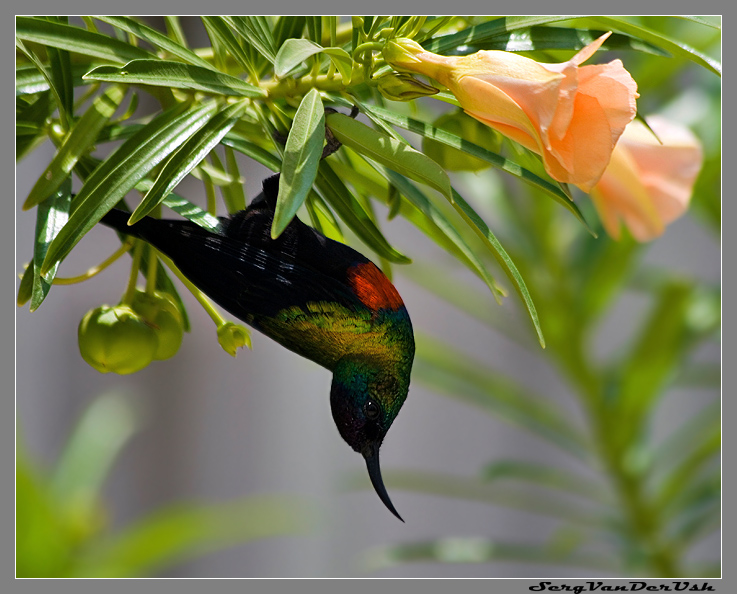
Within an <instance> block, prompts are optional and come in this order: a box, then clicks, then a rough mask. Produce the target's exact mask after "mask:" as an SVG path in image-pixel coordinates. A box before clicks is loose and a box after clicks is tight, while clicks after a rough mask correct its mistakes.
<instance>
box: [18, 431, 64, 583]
mask: <svg viewBox="0 0 737 594" xmlns="http://www.w3.org/2000/svg"><path fill="white" fill-rule="evenodd" d="M15 501H16V503H15V505H16V508H15V510H16V512H15V513H16V526H15V527H16V532H15V534H16V545H15V546H16V549H15V551H16V558H15V559H16V576H17V577H19V578H40V577H60V576H62V575H64V572H65V571H66V569H67V568H68V567H69V565H70V564H71V563H72V559H73V551H74V547H75V546H76V545H77V542H75V536H77V535H75V534H73V533H72V531H71V530H70V529H69V526H68V523H67V522H66V521H65V520H66V518H64V517H62V516H61V515H60V514H59V510H58V506H57V505H56V504H55V502H54V501H53V499H52V497H51V495H50V493H49V491H48V489H47V488H46V482H45V480H44V477H43V476H41V475H40V473H39V472H38V471H37V470H36V468H35V465H33V464H31V462H30V461H29V460H28V457H27V455H26V454H25V452H23V451H22V448H21V446H20V445H19V447H18V453H17V459H16V466H15Z"/></svg>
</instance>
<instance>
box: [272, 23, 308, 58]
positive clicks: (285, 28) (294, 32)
mask: <svg viewBox="0 0 737 594" xmlns="http://www.w3.org/2000/svg"><path fill="white" fill-rule="evenodd" d="M305 21H306V18H305V16H304V15H298V16H291V15H287V16H282V17H279V20H278V21H277V23H276V27H275V28H274V43H275V46H276V47H278V48H281V46H282V45H284V42H285V41H286V40H287V39H299V38H301V37H302V31H304V28H305ZM277 53H278V52H277Z"/></svg>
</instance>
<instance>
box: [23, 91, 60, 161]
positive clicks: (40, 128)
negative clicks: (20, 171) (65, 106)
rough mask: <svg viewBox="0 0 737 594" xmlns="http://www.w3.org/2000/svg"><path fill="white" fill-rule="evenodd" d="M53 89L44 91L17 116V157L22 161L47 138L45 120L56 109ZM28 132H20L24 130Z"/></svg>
mask: <svg viewBox="0 0 737 594" xmlns="http://www.w3.org/2000/svg"><path fill="white" fill-rule="evenodd" d="M54 107H55V105H54V101H53V99H52V97H51V91H50V90H49V91H44V92H43V93H41V94H40V95H39V96H38V98H37V99H36V100H35V101H34V102H33V103H31V104H29V105H27V106H26V107H24V108H23V109H22V110H21V111H20V112H18V113H17V114H16V116H15V125H16V138H15V159H16V161H20V160H21V159H22V158H23V157H24V156H25V155H27V154H28V153H30V152H31V151H32V150H33V149H34V148H36V147H37V146H38V145H39V144H40V143H41V142H43V141H44V140H46V139H47V136H46V128H45V125H46V124H45V122H46V119H47V118H48V117H49V116H50V115H51V114H52V112H53V111H54ZM24 129H25V130H26V131H27V133H26V134H19V132H22V131H23V130H24Z"/></svg>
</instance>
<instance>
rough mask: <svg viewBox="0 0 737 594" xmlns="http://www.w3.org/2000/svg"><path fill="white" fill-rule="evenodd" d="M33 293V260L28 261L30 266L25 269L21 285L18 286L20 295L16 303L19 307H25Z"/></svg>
mask: <svg viewBox="0 0 737 594" xmlns="http://www.w3.org/2000/svg"><path fill="white" fill-rule="evenodd" d="M31 295H33V260H31V261H30V262H29V263H28V266H27V267H26V269H25V270H24V271H23V275H22V276H21V278H20V286H19V287H18V297H17V299H16V304H17V305H18V307H23V306H24V305H25V304H26V303H28V301H29V300H30V299H31Z"/></svg>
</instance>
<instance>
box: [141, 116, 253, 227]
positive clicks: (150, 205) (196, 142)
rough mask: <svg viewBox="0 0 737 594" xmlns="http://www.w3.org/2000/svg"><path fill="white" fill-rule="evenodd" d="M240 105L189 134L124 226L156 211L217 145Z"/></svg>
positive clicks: (233, 120) (230, 124) (234, 118)
mask: <svg viewBox="0 0 737 594" xmlns="http://www.w3.org/2000/svg"><path fill="white" fill-rule="evenodd" d="M244 109H245V105H244V103H234V104H232V105H229V106H228V107H226V108H225V109H224V110H223V111H220V112H218V113H217V114H216V115H215V116H213V118H212V119H211V120H210V121H208V122H207V123H206V124H205V125H204V126H202V128H200V129H199V130H198V131H197V132H196V133H195V134H193V135H192V136H191V137H190V138H189V140H187V142H185V143H184V144H183V145H182V147H181V148H180V149H179V150H178V151H177V152H176V153H174V154H173V155H172V156H171V158H170V159H169V160H168V161H167V162H166V165H165V166H164V167H163V169H162V170H161V173H159V176H158V177H157V178H156V181H155V182H154V185H153V187H152V188H151V189H150V190H149V191H148V192H147V193H146V195H145V196H144V197H143V200H142V201H141V203H140V204H139V205H138V207H137V208H136V209H135V211H133V214H132V215H131V217H130V219H129V220H128V224H129V225H132V224H134V223H135V222H137V221H140V220H141V219H142V218H143V217H145V216H146V215H147V214H148V213H149V212H151V211H152V210H153V209H154V208H156V207H157V206H158V205H159V204H160V203H161V201H162V200H163V199H164V198H166V196H167V195H168V194H169V193H170V192H171V191H172V190H173V189H174V188H175V187H176V186H177V185H178V184H179V182H180V181H182V180H183V179H184V178H185V177H186V176H187V174H188V173H189V172H190V171H192V169H194V168H195V167H196V166H197V165H198V164H199V163H200V161H202V159H204V158H205V157H206V156H207V154H208V153H209V152H210V151H211V150H212V149H213V148H215V147H216V146H217V144H218V143H219V142H220V139H221V138H222V137H223V136H225V134H226V133H227V132H228V130H230V129H231V128H232V127H233V125H234V124H235V122H236V121H237V120H238V118H240V117H241V116H242V115H243V111H244Z"/></svg>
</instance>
